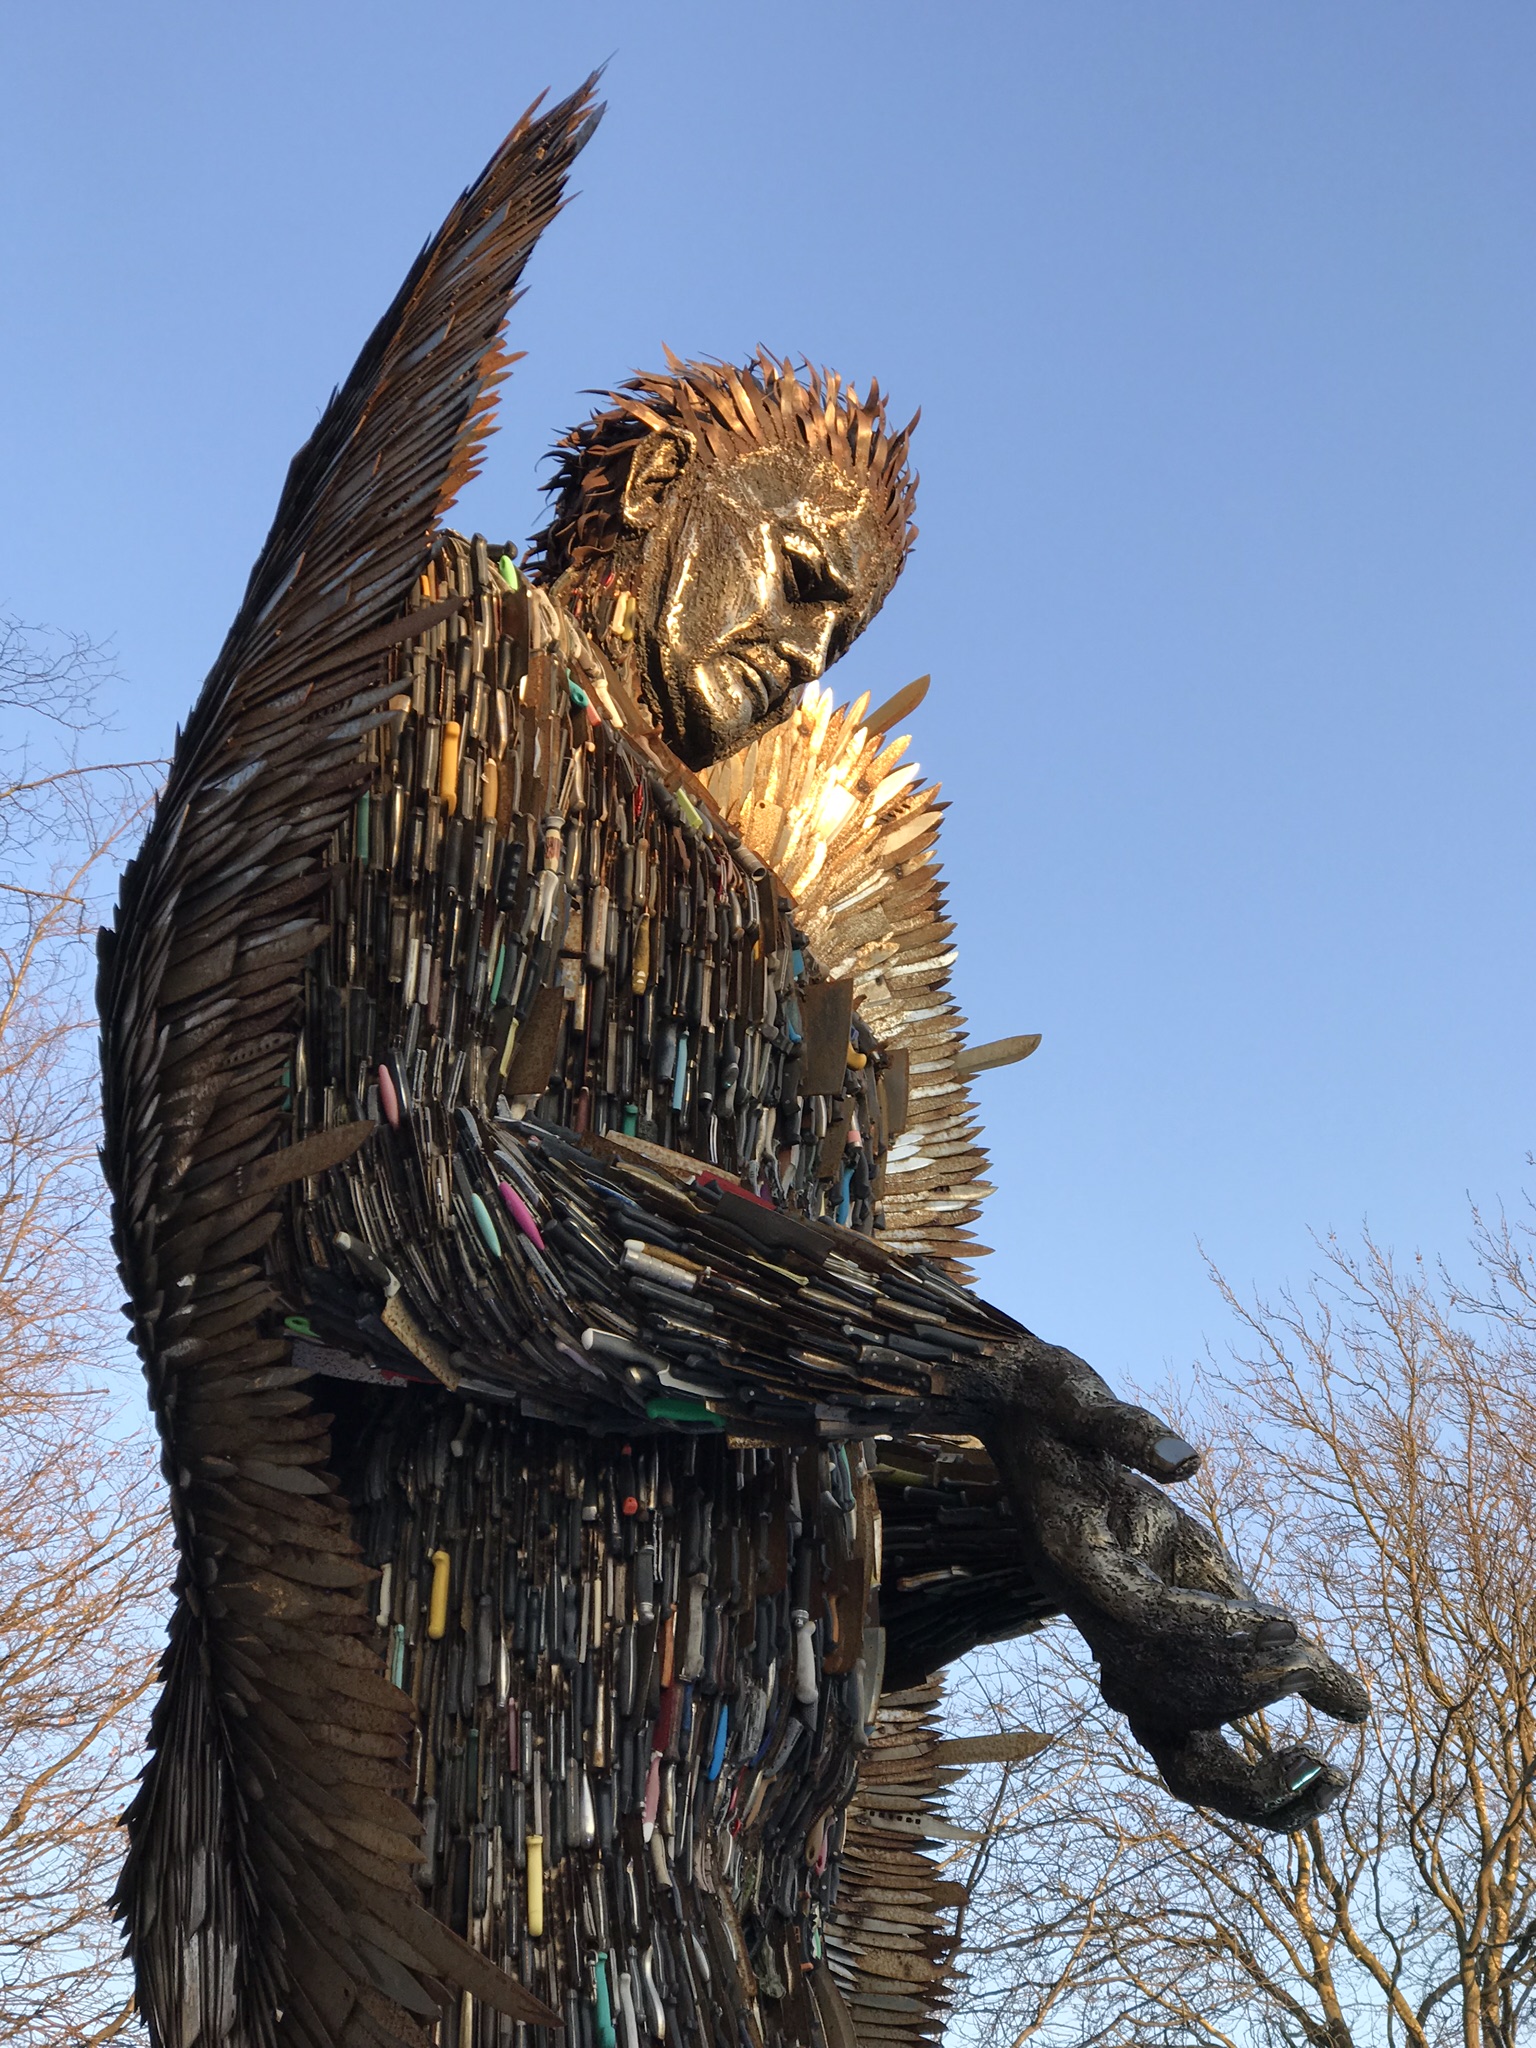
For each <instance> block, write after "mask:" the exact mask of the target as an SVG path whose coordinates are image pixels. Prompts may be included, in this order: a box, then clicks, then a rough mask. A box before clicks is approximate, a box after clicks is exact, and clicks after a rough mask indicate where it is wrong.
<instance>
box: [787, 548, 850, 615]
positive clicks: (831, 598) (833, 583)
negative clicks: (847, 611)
mask: <svg viewBox="0 0 1536 2048" xmlns="http://www.w3.org/2000/svg"><path fill="white" fill-rule="evenodd" d="M783 559H784V570H783V575H784V595H785V597H786V598H788V600H789V602H790V603H791V604H822V605H825V604H840V603H841V602H842V600H843V598H844V597H846V596H847V592H846V591H845V590H844V589H843V586H842V584H841V583H840V582H839V581H838V579H837V577H836V576H834V575H833V573H832V571H831V570H830V569H829V568H828V567H827V558H826V556H825V555H824V554H823V553H822V552H821V549H820V548H819V547H817V545H816V543H815V542H814V541H813V540H807V539H806V537H805V535H804V534H799V533H790V534H786V535H785V536H784V557H783Z"/></svg>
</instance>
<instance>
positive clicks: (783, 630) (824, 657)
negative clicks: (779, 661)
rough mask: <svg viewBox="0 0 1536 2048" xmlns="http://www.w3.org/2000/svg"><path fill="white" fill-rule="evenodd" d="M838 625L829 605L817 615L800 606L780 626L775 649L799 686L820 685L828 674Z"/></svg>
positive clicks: (815, 612) (774, 642) (776, 634)
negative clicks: (833, 635) (833, 634)
mask: <svg viewBox="0 0 1536 2048" xmlns="http://www.w3.org/2000/svg"><path fill="white" fill-rule="evenodd" d="M775 623H776V625H777V622H775ZM836 624H837V613H836V611H835V610H834V609H833V608H832V607H831V606H830V605H829V606H827V607H826V608H825V609H823V610H820V611H814V612H812V611H808V610H807V609H806V608H805V607H804V606H798V607H796V609H795V611H794V612H793V613H791V614H790V616H789V617H788V618H786V619H785V620H784V621H783V623H782V625H777V630H776V631H775V633H774V638H773V644H774V647H775V648H776V649H777V651H778V652H779V654H781V655H782V656H783V658H784V660H785V661H786V662H787V663H788V664H789V667H790V670H791V672H792V673H793V675H794V679H795V681H796V683H797V684H798V683H814V682H817V681H819V679H820V678H821V676H822V675H823V674H824V673H825V672H826V667H827V662H828V659H829V657H830V654H831V650H832V631H833V628H834V627H835V626H836Z"/></svg>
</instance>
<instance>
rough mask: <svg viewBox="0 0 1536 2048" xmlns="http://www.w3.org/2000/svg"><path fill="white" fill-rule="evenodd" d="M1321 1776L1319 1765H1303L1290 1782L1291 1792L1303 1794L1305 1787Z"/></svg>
mask: <svg viewBox="0 0 1536 2048" xmlns="http://www.w3.org/2000/svg"><path fill="white" fill-rule="evenodd" d="M1322 1775H1323V1767H1322V1765H1321V1764H1303V1765H1302V1767H1301V1769H1300V1770H1299V1771H1297V1772H1296V1773H1295V1774H1294V1776H1293V1777H1292V1778H1291V1780H1290V1787H1291V1790H1292V1791H1293V1792H1305V1791H1306V1789H1307V1787H1308V1786H1309V1785H1310V1784H1312V1783H1314V1782H1315V1781H1316V1780H1317V1779H1318V1778H1320V1777H1321V1776H1322Z"/></svg>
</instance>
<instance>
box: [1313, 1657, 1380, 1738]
mask: <svg viewBox="0 0 1536 2048" xmlns="http://www.w3.org/2000/svg"><path fill="white" fill-rule="evenodd" d="M1315 1654H1316V1662H1315V1664H1314V1667H1313V1669H1312V1670H1311V1671H1310V1672H1309V1673H1308V1675H1307V1680H1306V1683H1305V1684H1304V1685H1301V1686H1299V1687H1298V1688H1297V1690H1298V1692H1299V1693H1300V1695H1301V1697H1302V1698H1303V1699H1304V1700H1305V1701H1306V1703H1307V1705H1308V1706H1309V1707H1316V1708H1317V1710H1318V1712H1319V1713H1322V1714H1328V1715H1331V1717H1332V1718H1333V1719H1334V1720H1335V1721H1353V1722H1355V1723H1357V1724H1358V1723H1360V1722H1362V1721H1368V1720H1369V1719H1370V1718H1371V1696H1370V1694H1369V1693H1368V1692H1367V1691H1366V1689H1365V1687H1364V1686H1363V1685H1362V1684H1361V1683H1360V1681H1359V1679H1358V1678H1356V1676H1355V1675H1354V1673H1353V1672H1352V1671H1346V1670H1345V1669H1344V1668H1343V1666H1342V1665H1340V1664H1335V1663H1334V1661H1333V1659H1332V1658H1331V1657H1328V1656H1325V1655H1324V1654H1323V1652H1322V1651H1321V1650H1319V1651H1317V1652H1316V1653H1315Z"/></svg>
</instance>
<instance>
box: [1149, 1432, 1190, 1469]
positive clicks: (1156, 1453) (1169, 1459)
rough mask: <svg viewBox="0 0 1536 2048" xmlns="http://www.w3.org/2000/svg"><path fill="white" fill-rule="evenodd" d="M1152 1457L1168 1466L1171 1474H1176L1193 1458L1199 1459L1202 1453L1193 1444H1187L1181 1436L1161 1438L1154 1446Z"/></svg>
mask: <svg viewBox="0 0 1536 2048" xmlns="http://www.w3.org/2000/svg"><path fill="white" fill-rule="evenodd" d="M1152 1455H1153V1457H1154V1458H1156V1459H1157V1460H1158V1461H1159V1463H1161V1464H1163V1465H1166V1466H1167V1468H1168V1470H1169V1471H1170V1472H1176V1471H1178V1469H1179V1467H1180V1466H1181V1465H1187V1464H1188V1463H1189V1462H1190V1460H1191V1459H1192V1458H1198V1457H1199V1455H1200V1453H1199V1452H1198V1451H1197V1450H1196V1449H1195V1447H1194V1445H1193V1444H1187V1443H1185V1441H1184V1439H1183V1437H1181V1436H1160V1437H1159V1438H1158V1440H1157V1442H1156V1443H1155V1444H1154V1445H1153V1446H1152Z"/></svg>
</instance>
